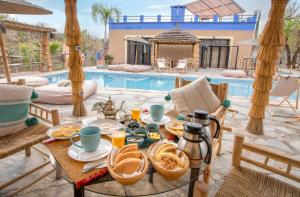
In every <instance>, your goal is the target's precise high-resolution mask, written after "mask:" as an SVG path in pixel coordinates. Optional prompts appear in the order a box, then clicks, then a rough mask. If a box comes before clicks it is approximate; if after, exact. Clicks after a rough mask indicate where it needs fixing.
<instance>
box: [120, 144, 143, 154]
mask: <svg viewBox="0 0 300 197" xmlns="http://www.w3.org/2000/svg"><path fill="white" fill-rule="evenodd" d="M138 150H139V148H138V144H128V145H125V146H123V147H122V148H120V149H119V151H118V154H121V153H127V152H134V151H138Z"/></svg>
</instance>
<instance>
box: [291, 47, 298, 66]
mask: <svg viewBox="0 0 300 197" xmlns="http://www.w3.org/2000/svg"><path fill="white" fill-rule="evenodd" d="M298 54H300V47H298V48H297V50H296V51H295V53H294V55H293V58H292V61H291V67H292V68H293V69H295V68H296V63H297V60H298Z"/></svg>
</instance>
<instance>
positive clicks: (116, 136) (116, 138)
mask: <svg viewBox="0 0 300 197" xmlns="http://www.w3.org/2000/svg"><path fill="white" fill-rule="evenodd" d="M125 137H126V133H125V132H124V131H113V132H112V134H111V142H112V145H113V146H114V147H117V148H121V147H122V146H124V145H125Z"/></svg>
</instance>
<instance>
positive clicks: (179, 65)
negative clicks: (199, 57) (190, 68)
mask: <svg viewBox="0 0 300 197" xmlns="http://www.w3.org/2000/svg"><path fill="white" fill-rule="evenodd" d="M187 63H188V60H187V59H181V60H178V63H177V65H176V67H175V68H174V69H175V70H180V71H182V72H186V71H187Z"/></svg>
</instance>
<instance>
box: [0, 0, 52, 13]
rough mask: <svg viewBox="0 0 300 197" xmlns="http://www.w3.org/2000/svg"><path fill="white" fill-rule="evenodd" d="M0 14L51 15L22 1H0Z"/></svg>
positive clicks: (47, 11)
mask: <svg viewBox="0 0 300 197" xmlns="http://www.w3.org/2000/svg"><path fill="white" fill-rule="evenodd" d="M0 13H2V14H30V15H44V14H52V12H51V11H49V10H46V9H44V8H42V7H40V6H37V5H34V4H32V3H29V2H27V1H24V0H0Z"/></svg>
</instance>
